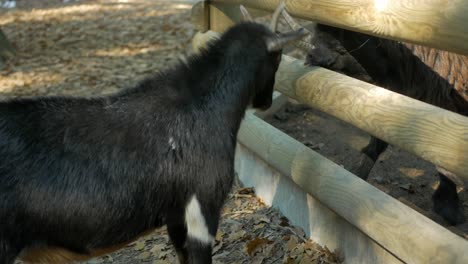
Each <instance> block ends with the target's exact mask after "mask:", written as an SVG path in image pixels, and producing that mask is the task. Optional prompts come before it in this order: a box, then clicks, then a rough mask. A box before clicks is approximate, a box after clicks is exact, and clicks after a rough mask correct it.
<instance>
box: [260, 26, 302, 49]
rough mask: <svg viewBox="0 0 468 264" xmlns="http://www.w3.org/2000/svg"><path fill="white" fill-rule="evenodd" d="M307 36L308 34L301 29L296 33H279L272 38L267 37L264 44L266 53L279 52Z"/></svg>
mask: <svg viewBox="0 0 468 264" xmlns="http://www.w3.org/2000/svg"><path fill="white" fill-rule="evenodd" d="M307 35H308V32H307V31H305V30H304V29H303V28H301V29H299V30H297V31H291V32H287V33H281V34H278V35H277V36H274V37H267V38H266V39H265V43H266V46H267V50H268V52H274V51H280V50H281V49H283V47H284V46H286V45H287V44H289V43H291V42H294V41H298V40H300V39H302V38H303V37H305V36H307Z"/></svg>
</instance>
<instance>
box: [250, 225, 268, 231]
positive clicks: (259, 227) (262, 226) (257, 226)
mask: <svg viewBox="0 0 468 264" xmlns="http://www.w3.org/2000/svg"><path fill="white" fill-rule="evenodd" d="M264 227H265V224H263V223H262V224H258V225H254V227H253V230H254V231H257V230H258V229H261V228H264Z"/></svg>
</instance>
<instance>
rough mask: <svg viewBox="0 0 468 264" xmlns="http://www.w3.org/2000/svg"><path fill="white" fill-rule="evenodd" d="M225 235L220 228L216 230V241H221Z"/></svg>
mask: <svg viewBox="0 0 468 264" xmlns="http://www.w3.org/2000/svg"><path fill="white" fill-rule="evenodd" d="M223 235H224V233H223V231H221V230H218V232H216V238H215V239H216V241H221V240H222V239H223Z"/></svg>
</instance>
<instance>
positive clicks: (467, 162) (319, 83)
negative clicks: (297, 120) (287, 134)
mask: <svg viewBox="0 0 468 264" xmlns="http://www.w3.org/2000/svg"><path fill="white" fill-rule="evenodd" d="M216 36H217V34H213V32H211V31H208V32H207V33H205V34H202V33H198V34H197V37H196V38H194V39H196V40H197V42H196V43H194V45H195V46H197V47H200V46H203V45H204V43H205V42H206V41H207V40H209V39H211V38H214V37H216ZM275 89H276V90H277V91H279V92H281V93H283V94H284V95H287V96H289V97H290V98H293V99H295V100H297V101H299V102H301V103H304V104H307V105H309V106H311V107H314V108H316V109H319V110H321V111H323V112H326V113H328V114H330V115H333V116H335V117H337V118H339V119H341V120H343V121H346V122H348V123H350V124H352V125H354V126H356V127H358V128H360V129H362V130H364V131H366V132H368V133H370V134H372V135H374V136H376V137H378V138H380V139H382V140H385V141H386V142H388V143H390V144H392V145H395V146H398V147H399V148H401V149H404V150H406V151H408V152H410V153H413V154H415V155H417V156H419V157H421V158H423V159H425V160H427V161H430V162H432V163H434V164H435V165H438V166H441V167H443V168H445V169H447V170H449V171H451V172H453V173H455V174H457V175H459V176H461V177H463V178H464V179H467V180H468V118H467V117H464V116H462V115H459V114H456V113H453V112H450V111H447V110H444V109H442V108H439V107H436V106H433V105H430V104H426V103H424V102H421V101H418V100H415V99H412V98H410V97H407V96H403V95H400V94H398V93H395V92H392V91H389V90H386V89H383V88H380V87H377V86H374V85H371V84H368V83H365V82H362V81H359V80H357V79H354V78H351V77H348V76H345V75H342V74H339V73H335V72H333V71H329V70H326V69H324V68H320V67H309V66H304V62H303V61H301V60H297V59H294V58H292V57H289V56H285V55H283V59H282V61H281V64H280V67H279V70H278V73H277V75H276V86H275Z"/></svg>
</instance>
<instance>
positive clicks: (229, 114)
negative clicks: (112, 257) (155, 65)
mask: <svg viewBox="0 0 468 264" xmlns="http://www.w3.org/2000/svg"><path fill="white" fill-rule="evenodd" d="M302 36H304V32H290V33H286V34H278V35H277V34H274V33H273V32H272V31H270V30H269V29H268V28H266V27H264V26H263V25H260V24H255V23H250V22H247V23H242V24H240V25H237V26H234V27H232V28H231V29H229V30H228V31H227V32H226V33H225V34H223V35H222V37H221V38H220V39H219V40H216V41H214V42H213V43H211V44H210V45H209V47H208V48H207V49H206V50H205V51H203V52H202V54H201V55H198V56H195V57H192V58H190V59H188V61H187V63H186V64H180V65H178V66H177V67H176V68H175V69H171V70H167V71H165V72H164V73H162V74H158V75H156V76H154V77H151V78H149V79H147V80H144V81H143V82H142V83H140V84H139V85H137V86H136V87H134V88H131V89H127V90H124V91H122V92H120V93H118V94H116V95H112V96H106V97H100V98H92V99H84V98H69V97H49V98H33V99H15V100H10V101H6V102H1V103H0V263H2V264H11V263H13V262H14V261H15V259H17V258H18V257H19V258H21V259H24V260H26V261H41V262H43V261H49V262H51V263H62V262H64V261H73V260H84V259H87V258H91V257H93V256H96V255H99V254H103V253H108V252H109V251H113V250H115V249H116V248H118V247H119V246H123V245H125V244H126V243H128V242H129V241H132V240H134V239H136V238H137V237H138V236H139V235H141V234H143V233H146V232H148V231H151V230H153V229H155V228H157V227H160V226H162V225H165V224H167V227H168V232H169V236H170V238H171V241H172V243H173V244H174V245H175V248H176V250H177V253H178V256H179V260H180V262H181V263H211V259H212V258H211V254H212V253H211V252H212V243H213V242H214V237H215V234H216V230H217V227H218V221H219V217H220V210H221V207H222V206H223V203H224V201H225V199H226V196H227V194H228V193H229V191H230V189H231V186H232V182H233V178H234V151H235V146H236V137H237V132H238V129H239V125H240V123H241V120H242V118H243V116H244V113H245V110H246V108H247V107H248V106H249V105H252V106H253V107H255V108H263V109H264V108H268V107H269V106H270V105H271V102H272V92H273V85H274V81H275V73H276V71H277V68H278V65H279V63H280V61H281V51H282V47H283V46H284V45H285V44H287V43H289V42H291V41H294V40H297V39H299V38H300V37H302Z"/></svg>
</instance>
